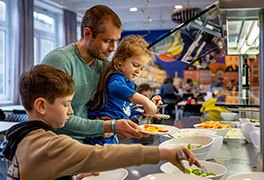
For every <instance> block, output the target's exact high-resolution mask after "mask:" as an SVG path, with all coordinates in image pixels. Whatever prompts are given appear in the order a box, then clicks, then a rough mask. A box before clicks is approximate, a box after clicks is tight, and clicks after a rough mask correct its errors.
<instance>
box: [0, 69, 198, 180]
mask: <svg viewBox="0 0 264 180" xmlns="http://www.w3.org/2000/svg"><path fill="white" fill-rule="evenodd" d="M19 88H20V95H21V99H22V103H23V106H24V107H25V109H26V111H27V113H28V120H29V121H28V122H23V123H20V124H18V125H15V126H13V127H11V128H10V129H9V130H8V132H7V134H6V137H7V140H8V144H7V146H6V147H5V149H4V152H3V153H4V155H5V156H6V158H7V159H10V160H12V164H11V166H10V168H9V171H8V178H7V179H22V180H23V179H27V180H36V179H38V180H42V179H43V180H53V179H56V178H61V177H65V176H68V177H71V176H72V175H74V174H78V173H85V172H100V171H105V170H112V169H116V168H121V167H127V166H133V165H141V164H154V163H158V162H159V160H167V161H170V162H171V163H173V164H175V165H176V166H177V167H178V168H179V169H180V170H182V171H184V168H183V167H182V166H181V165H180V159H179V157H178V156H177V155H176V154H177V153H178V152H180V151H183V152H184V153H185V154H186V156H187V158H188V159H187V160H188V161H189V162H190V164H196V165H197V166H200V163H199V162H198V161H197V159H196V158H195V157H194V155H193V154H192V153H191V152H190V151H189V150H187V149H186V148H185V147H177V148H173V149H169V148H159V147H154V146H142V145H104V146H99V145H96V146H91V145H84V144H81V143H79V142H78V141H76V140H73V139H72V138H70V137H69V136H66V135H58V134H56V132H55V131H54V128H62V127H63V126H64V124H65V122H66V121H67V120H68V119H69V117H70V115H72V114H73V110H72V107H71V101H72V98H73V96H74V82H73V80H72V78H71V77H70V76H69V75H67V74H66V73H65V72H63V71H61V70H58V69H55V68H54V67H51V66H49V65H36V66H35V67H33V68H32V69H31V70H30V71H28V72H24V73H23V74H22V75H21V78H20V84H19Z"/></svg>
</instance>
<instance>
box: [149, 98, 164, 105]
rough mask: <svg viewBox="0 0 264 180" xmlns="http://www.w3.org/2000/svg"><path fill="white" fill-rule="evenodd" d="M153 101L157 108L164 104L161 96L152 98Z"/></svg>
mask: <svg viewBox="0 0 264 180" xmlns="http://www.w3.org/2000/svg"><path fill="white" fill-rule="evenodd" d="M151 101H152V102H153V103H154V104H155V105H156V106H160V105H162V104H163V102H162V98H161V97H160V95H154V96H153V97H152V98H151Z"/></svg>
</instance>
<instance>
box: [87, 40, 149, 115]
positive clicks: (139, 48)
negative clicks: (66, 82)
mask: <svg viewBox="0 0 264 180" xmlns="http://www.w3.org/2000/svg"><path fill="white" fill-rule="evenodd" d="M148 46H149V44H148V43H147V42H146V41H145V40H144V38H142V37H141V36H138V35H129V36H126V37H124V38H123V39H122V41H121V42H120V43H119V45H118V47H117V49H116V52H115V54H114V56H113V59H112V61H111V62H110V63H109V65H108V67H107V68H106V70H105V72H104V73H103V75H102V77H101V79H100V83H99V85H98V90H97V92H96V93H95V95H94V98H93V100H92V103H90V106H89V108H90V109H92V110H95V109H97V108H99V107H102V106H104V104H105V102H106V99H107V95H106V85H107V84H106V82H107V79H108V77H109V76H110V75H111V74H112V73H113V72H116V71H121V66H122V64H123V62H124V61H125V60H126V59H128V58H130V57H132V56H141V55H143V56H149V59H150V61H152V60H153V57H154V56H153V52H152V51H150V50H149V49H148Z"/></svg>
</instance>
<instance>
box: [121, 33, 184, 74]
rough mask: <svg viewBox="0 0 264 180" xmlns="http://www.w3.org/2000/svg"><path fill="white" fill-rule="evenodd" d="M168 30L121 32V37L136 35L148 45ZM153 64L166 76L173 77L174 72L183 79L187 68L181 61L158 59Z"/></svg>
mask: <svg viewBox="0 0 264 180" xmlns="http://www.w3.org/2000/svg"><path fill="white" fill-rule="evenodd" d="M169 31H170V30H151V31H147V30H146V31H124V32H122V37H124V36H127V35H131V34H138V35H142V36H144V38H145V40H146V41H147V42H148V43H152V42H154V41H155V40H156V39H157V38H159V37H160V36H162V35H164V34H165V33H168V32H169ZM155 64H157V65H158V66H159V67H160V68H161V69H164V70H165V71H166V73H167V75H168V76H170V77H172V78H173V77H174V76H175V71H177V72H178V73H177V74H178V77H183V71H184V70H185V69H187V68H188V64H186V63H183V62H181V61H177V60H174V61H171V62H165V61H162V60H160V59H159V58H156V59H155Z"/></svg>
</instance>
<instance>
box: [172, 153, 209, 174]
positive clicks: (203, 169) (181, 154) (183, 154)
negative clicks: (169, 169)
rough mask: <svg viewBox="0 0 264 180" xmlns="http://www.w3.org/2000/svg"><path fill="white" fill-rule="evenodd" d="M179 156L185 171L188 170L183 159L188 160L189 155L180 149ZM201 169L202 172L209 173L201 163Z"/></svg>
mask: <svg viewBox="0 0 264 180" xmlns="http://www.w3.org/2000/svg"><path fill="white" fill-rule="evenodd" d="M177 156H178V159H179V161H180V164H181V166H182V167H183V168H184V170H185V172H186V169H187V168H186V166H185V165H184V163H183V162H182V160H186V159H187V156H186V154H185V153H184V152H183V151H179V152H177ZM198 168H199V169H200V171H201V172H204V173H208V171H207V169H206V168H205V167H204V166H203V165H201V166H200V167H198Z"/></svg>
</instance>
